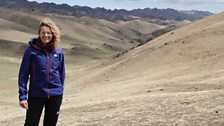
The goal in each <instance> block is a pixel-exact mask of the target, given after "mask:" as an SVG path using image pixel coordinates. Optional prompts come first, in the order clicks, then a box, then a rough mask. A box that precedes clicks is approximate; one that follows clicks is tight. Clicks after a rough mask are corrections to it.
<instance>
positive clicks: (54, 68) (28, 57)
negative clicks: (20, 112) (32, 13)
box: [18, 18, 65, 126]
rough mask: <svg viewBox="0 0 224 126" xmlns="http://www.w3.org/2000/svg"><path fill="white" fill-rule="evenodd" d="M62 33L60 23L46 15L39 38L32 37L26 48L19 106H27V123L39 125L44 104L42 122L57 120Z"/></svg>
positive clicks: (48, 124) (50, 123) (50, 125)
mask: <svg viewBox="0 0 224 126" xmlns="http://www.w3.org/2000/svg"><path fill="white" fill-rule="evenodd" d="M60 35H61V32H60V30H59V28H58V27H57V25H56V24H55V23H54V22H53V21H52V20H50V19H49V18H45V19H43V20H42V21H41V23H40V26H39V32H38V38H34V39H32V40H31V41H30V42H29V44H28V47H27V48H26V50H25V51H24V55H23V59H22V63H21V66H20V71H19V76H18V85H19V100H20V106H21V107H22V108H25V109H27V112H26V120H25V126H38V124H39V120H40V117H41V113H42V110H43V108H45V109H44V110H45V111H44V122H43V125H44V126H55V125H56V123H57V120H58V116H59V110H60V106H61V103H62V97H63V90H64V80H65V65H64V54H63V51H62V49H61V48H60V47H58V42H59V40H60ZM28 81H29V88H28V89H27V82H28Z"/></svg>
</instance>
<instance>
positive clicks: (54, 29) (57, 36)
mask: <svg viewBox="0 0 224 126" xmlns="http://www.w3.org/2000/svg"><path fill="white" fill-rule="evenodd" d="M42 26H47V27H49V28H50V29H51V32H52V34H53V37H52V41H51V49H55V48H58V42H59V41H60V38H61V34H62V33H61V31H60V29H59V27H58V26H57V25H56V24H55V23H54V22H53V21H52V20H51V19H50V18H44V19H43V20H42V21H41V22H40V26H39V31H38V34H39V33H40V28H41V27H42ZM38 40H39V41H40V38H38ZM40 44H41V43H40Z"/></svg>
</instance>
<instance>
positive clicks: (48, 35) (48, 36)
mask: <svg viewBox="0 0 224 126" xmlns="http://www.w3.org/2000/svg"><path fill="white" fill-rule="evenodd" d="M39 37H40V39H41V41H42V43H43V45H46V44H48V43H50V41H51V40H52V38H53V34H52V32H51V29H50V27H47V26H41V27H40V33H39Z"/></svg>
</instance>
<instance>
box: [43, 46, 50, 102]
mask: <svg viewBox="0 0 224 126" xmlns="http://www.w3.org/2000/svg"><path fill="white" fill-rule="evenodd" d="M44 52H45V54H46V65H48V49H46V50H44ZM49 58H50V57H49ZM50 59H51V58H50ZM50 71H51V60H50V67H49V72H48V81H47V89H48V94H47V98H48V99H50V89H49V82H50V78H51V77H50V76H51V74H50V73H51V72H50Z"/></svg>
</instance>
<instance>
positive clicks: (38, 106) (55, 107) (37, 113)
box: [24, 95, 62, 126]
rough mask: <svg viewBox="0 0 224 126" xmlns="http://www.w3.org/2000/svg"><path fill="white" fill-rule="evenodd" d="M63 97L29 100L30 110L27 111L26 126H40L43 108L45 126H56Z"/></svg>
mask: <svg viewBox="0 0 224 126" xmlns="http://www.w3.org/2000/svg"><path fill="white" fill-rule="evenodd" d="M61 103H62V95H60V96H54V97H50V98H49V99H48V98H29V99H28V108H29V109H28V110H27V111H26V121H25V124H24V126H38V124H39V121H40V117H41V113H42V110H43V108H45V111H44V123H43V126H56V124H57V120H58V116H59V111H60V106H61Z"/></svg>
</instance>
